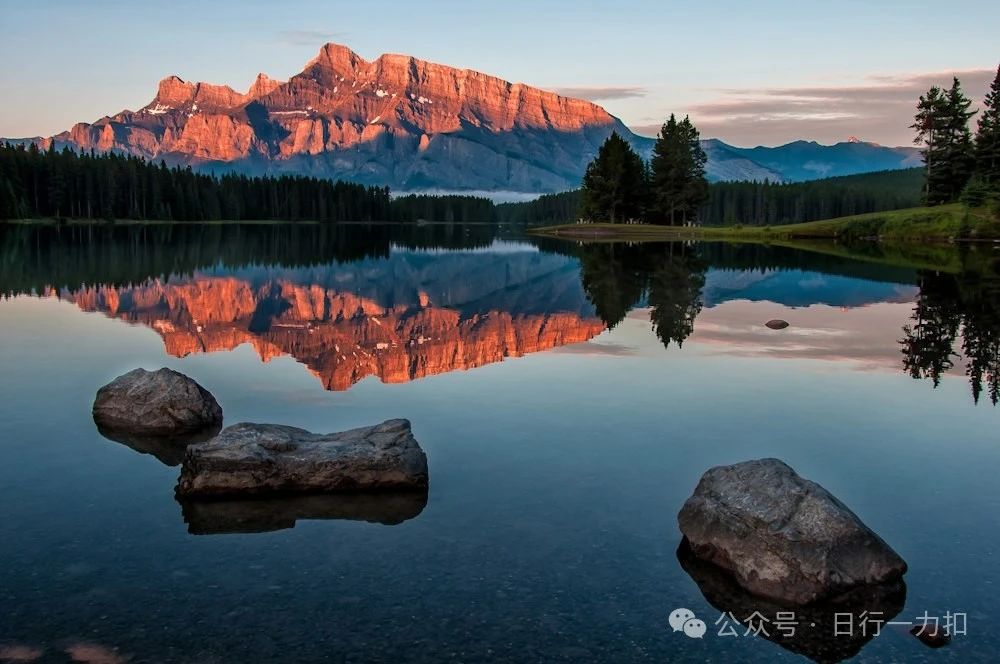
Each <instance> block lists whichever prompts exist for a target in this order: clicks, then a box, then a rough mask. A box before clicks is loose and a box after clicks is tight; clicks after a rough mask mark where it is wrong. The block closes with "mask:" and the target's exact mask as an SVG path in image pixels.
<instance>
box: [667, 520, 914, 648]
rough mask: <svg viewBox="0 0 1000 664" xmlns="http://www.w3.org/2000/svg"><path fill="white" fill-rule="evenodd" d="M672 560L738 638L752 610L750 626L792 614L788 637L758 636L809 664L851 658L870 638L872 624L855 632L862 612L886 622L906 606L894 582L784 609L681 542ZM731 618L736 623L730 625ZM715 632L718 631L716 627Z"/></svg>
mask: <svg viewBox="0 0 1000 664" xmlns="http://www.w3.org/2000/svg"><path fill="white" fill-rule="evenodd" d="M677 559H678V560H679V561H680V564H681V567H682V568H683V569H684V571H685V572H687V573H688V575H689V576H690V577H691V578H692V579H693V580H694V582H695V583H696V584H698V589H699V590H701V594H702V595H704V596H705V599H706V600H708V603H709V604H711V605H712V606H713V607H715V608H716V609H718V610H719V612H720V615H722V614H724V615H725V617H726V618H727V619H729V624H730V625H732V626H733V627H734V628H735V630H736V633H737V634H738V635H740V636H742V635H743V634H744V633H745V632H746V630H747V627H748V624H747V619H748V618H750V617H751V616H754V613H755V612H756V613H757V614H759V615H760V616H763V619H760V618H757V617H755V618H754V619H753V620H752V621H751V622H750V624H752V625H753V626H755V627H756V626H758V625H759V624H760V623H761V621H762V620H764V619H766V620H769V621H772V623H773V621H774V620H775V619H776V617H777V616H778V613H779V612H782V613H785V614H794V618H791V620H790V621H789V623H790V624H791V623H795V625H794V633H791V634H790V635H789V630H785V631H781V630H778V629H777V628H776V626H775V625H773V624H769V623H763V626H764V629H765V631H761V632H760V636H762V637H763V638H765V639H767V640H768V641H772V642H774V643H776V644H778V645H779V646H781V647H782V648H784V649H785V650H788V651H790V652H793V653H796V654H798V655H803V656H805V657H808V658H809V659H811V660H813V661H814V662H822V663H826V662H840V661H843V660H845V659H848V658H851V657H854V656H855V655H857V654H858V653H859V652H860V651H861V649H862V648H863V647H864V646H865V644H867V643H868V642H869V641H871V640H872V639H873V638H875V634H876V629H875V628H876V625H875V624H874V622H870V623H868V626H867V628H866V629H864V630H863V629H861V626H860V621H861V620H862V617H863V615H865V612H866V611H867V612H869V615H871V616H872V620H873V621H874V620H876V619H877V620H878V621H885V622H888V621H891V620H892V619H893V618H894V617H895V616H897V615H898V614H899V612H900V611H902V610H903V605H904V603H905V602H906V584H905V582H903V581H902V579H900V580H899V581H896V582H891V583H886V584H883V585H878V586H867V587H864V588H858V589H856V590H854V591H852V592H850V593H848V594H846V595H843V596H841V597H839V598H837V599H835V600H832V601H829V602H824V603H822V604H814V605H809V606H804V607H802V606H799V607H786V606H782V605H780V604H776V603H774V602H772V601H770V600H767V599H762V598H760V597H757V596H755V595H751V594H750V593H748V592H747V591H745V590H743V588H741V587H740V586H739V585H738V584H737V583H736V580H735V579H734V578H733V577H732V576H731V575H730V574H728V573H727V572H726V571H725V570H722V569H720V568H719V567H717V566H715V565H713V564H711V563H708V562H705V561H703V560H701V559H699V558H697V557H695V556H694V554H693V553H692V552H691V549H690V548H689V546H688V543H687V540H686V539H685V540H683V541H682V542H681V545H680V547H679V548H678V549H677ZM837 614H841V616H842V617H843V616H844V615H845V614H847V615H849V616H850V619H851V624H853V629H851V630H850V632H851V633H850V634H844V633H843V632H845V631H848V630H847V628H846V627H844V628H842V629H841V630H837V629H836V625H835V622H836V619H837ZM730 616H732V618H730ZM710 618H711V619H710V620H708V619H706V622H707V623H709V625H710V629H712V627H711V625H712V623H714V622H715V621H716V618H717V616H710ZM734 619H735V621H740V622H741V623H742V624H735V621H734ZM842 619H843V620H847V618H842ZM720 625H721V623H720ZM715 629H716V630H718V629H719V627H715ZM838 632H839V633H838Z"/></svg>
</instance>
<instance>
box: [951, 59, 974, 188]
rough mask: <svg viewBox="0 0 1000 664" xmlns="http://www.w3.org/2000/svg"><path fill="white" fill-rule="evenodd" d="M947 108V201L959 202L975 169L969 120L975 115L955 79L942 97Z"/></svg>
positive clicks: (960, 85)
mask: <svg viewBox="0 0 1000 664" xmlns="http://www.w3.org/2000/svg"><path fill="white" fill-rule="evenodd" d="M944 98H945V105H946V107H947V116H946V121H945V126H946V127H947V132H946V143H945V163H946V165H947V169H946V175H947V189H946V191H947V198H948V200H949V201H956V200H958V197H959V195H960V194H961V193H962V189H964V188H965V185H967V184H968V183H969V178H971V177H972V170H973V168H974V167H975V158H974V156H973V143H972V132H971V131H969V119H970V118H971V117H972V116H973V115H975V114H976V111H970V110H969V108H970V107H971V106H972V100H971V99H969V98H968V97H966V96H965V93H964V92H963V91H962V84H961V83H960V82H959V80H958V78H953V79H952V85H951V88H949V89H948V91H947V92H946V93H945V95H944Z"/></svg>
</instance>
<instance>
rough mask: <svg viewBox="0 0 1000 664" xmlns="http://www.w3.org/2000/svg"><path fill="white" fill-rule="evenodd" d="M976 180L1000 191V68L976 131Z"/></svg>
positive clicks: (985, 101) (987, 96)
mask: <svg viewBox="0 0 1000 664" xmlns="http://www.w3.org/2000/svg"><path fill="white" fill-rule="evenodd" d="M975 156H976V168H975V174H976V178H977V179H978V180H979V181H981V182H982V183H984V184H985V185H986V186H987V187H989V188H990V189H992V190H994V191H996V190H1000V67H997V75H996V78H994V79H993V84H992V85H990V91H989V92H988V93H986V99H985V100H984V103H983V112H982V114H981V115H980V116H979V124H978V127H977V131H976V151H975Z"/></svg>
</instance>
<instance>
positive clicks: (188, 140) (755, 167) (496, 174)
mask: <svg viewBox="0 0 1000 664" xmlns="http://www.w3.org/2000/svg"><path fill="white" fill-rule="evenodd" d="M612 131H617V132H618V133H619V134H621V135H622V136H624V137H625V138H626V139H628V140H629V141H630V142H631V143H632V144H633V146H634V147H635V148H636V149H637V150H638V151H639V152H640V153H641V154H643V155H644V156H646V157H648V156H649V153H650V151H651V150H652V145H653V139H652V138H649V137H644V136H639V135H637V134H635V133H633V132H632V131H631V130H630V129H628V127H626V126H625V125H624V124H623V123H622V121H621V120H619V119H618V118H616V117H614V116H613V115H611V114H609V113H608V112H607V111H605V110H604V109H603V108H601V107H600V106H598V105H596V104H593V103H591V102H589V101H584V100H582V99H572V98H569V97H563V96H560V95H557V94H556V93H554V92H548V91H545V90H541V89H539V88H534V87H531V86H528V85H524V84H522V83H509V82H507V81H504V80H501V79H499V78H495V77H493V76H489V75H487V74H482V73H479V72H475V71H470V70H467V69H456V68H453V67H448V66H445V65H440V64H435V63H430V62H426V61H423V60H418V59H416V58H413V57H410V56H406V55H382V56H380V57H379V58H377V59H376V60H373V61H366V60H364V59H363V58H361V57H360V56H358V55H357V54H356V53H354V52H353V51H351V50H350V49H348V48H347V47H345V46H341V45H337V44H326V45H325V46H323V47H322V49H320V52H319V54H318V55H317V56H316V57H315V58H313V60H311V61H310V62H309V63H307V65H306V66H305V68H304V69H303V71H302V72H301V73H299V74H296V75H295V76H292V77H291V78H290V79H289V80H287V81H277V80H273V79H271V78H269V77H268V76H266V75H265V74H259V75H258V76H257V78H256V80H255V81H254V82H253V84H252V85H251V86H250V87H249V89H248V90H247V91H246V92H237V91H236V90H233V89H232V88H230V87H228V86H221V85H213V84H210V83H191V82H186V81H183V80H181V79H180V78H178V77H177V76H170V77H167V78H165V79H163V80H162V81H160V84H159V88H158V90H157V93H156V96H155V97H154V98H153V100H152V101H151V102H149V103H148V104H146V105H145V106H144V107H142V108H140V109H139V110H137V111H129V110H125V111H121V112H120V113H117V114H115V115H112V116H107V117H104V118H101V119H100V120H97V121H96V122H94V123H92V124H87V123H80V124H77V125H74V126H73V127H72V128H71V129H69V130H68V131H65V132H62V133H60V134H56V135H55V136H52V137H38V138H33V139H20V140H22V141H28V142H35V143H38V144H40V145H42V146H43V147H47V146H48V145H50V144H51V143H53V142H54V143H55V146H56V147H57V148H61V147H63V146H70V147H72V148H76V149H84V150H90V149H94V150H98V151H119V152H123V153H128V154H133V155H137V156H141V157H145V158H147V159H153V160H161V159H162V160H164V161H166V162H167V163H168V164H171V165H174V164H180V165H191V166H192V167H194V168H196V169H200V170H205V171H209V172H228V171H234V172H239V173H246V174H254V175H259V174H284V173H294V174H302V175H311V176H315V177H323V178H339V179H347V180H353V181H356V182H362V183H366V184H377V185H388V186H390V187H391V188H392V189H393V190H395V191H421V190H449V191H462V190H474V191H510V192H529V193H540V192H553V191H563V190H566V189H571V188H574V187H577V186H579V183H580V179H581V177H582V175H583V171H584V169H585V168H586V165H587V163H588V162H589V161H590V160H591V159H592V158H593V157H594V155H595V154H596V153H597V149H598V148H599V147H600V145H601V143H602V142H603V141H604V140H605V139H606V138H607V137H608V136H609V135H610V134H611V132H612ZM704 147H705V150H706V153H707V154H708V157H709V161H708V166H707V169H708V176H709V178H710V179H712V180H752V179H756V180H763V179H770V180H782V181H796V180H808V179H815V178H821V177H829V176H834V175H850V174H853V173H862V172H867V171H876V170H886V169H892V168H906V167H909V166H914V165H917V164H918V163H919V155H918V154H917V152H916V150H915V149H913V148H887V147H882V146H878V145H874V144H871V143H860V142H845V143H838V144H836V145H831V146H824V145H819V144H817V143H814V142H805V141H796V142H794V143H789V144H788V145H783V146H780V147H775V148H765V147H757V148H738V147H734V146H731V145H727V144H726V143H723V142H722V141H719V140H715V139H712V140H706V141H704Z"/></svg>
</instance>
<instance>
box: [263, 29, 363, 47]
mask: <svg viewBox="0 0 1000 664" xmlns="http://www.w3.org/2000/svg"><path fill="white" fill-rule="evenodd" d="M346 36H347V33H346V32H327V31H325V30H311V29H305V30H282V31H281V32H279V33H278V41H281V42H284V43H285V44H291V45H293V46H316V47H317V48H318V47H320V46H322V45H323V44H325V43H327V42H331V41H337V40H342V39H343V38H344V37H346Z"/></svg>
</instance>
